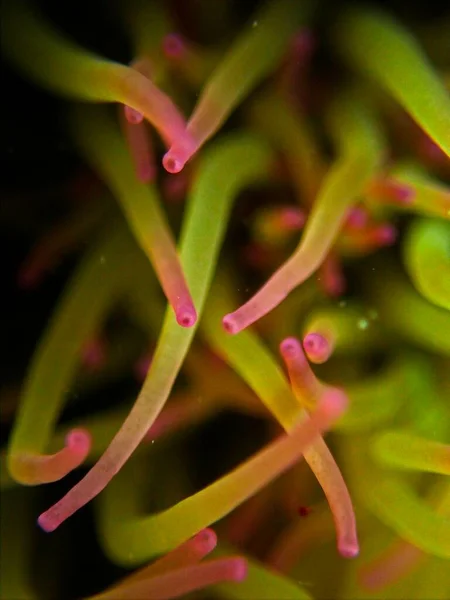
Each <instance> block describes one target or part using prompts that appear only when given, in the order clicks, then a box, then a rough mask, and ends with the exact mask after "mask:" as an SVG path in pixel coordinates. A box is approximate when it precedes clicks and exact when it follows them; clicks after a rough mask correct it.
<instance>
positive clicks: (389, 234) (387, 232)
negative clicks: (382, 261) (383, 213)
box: [376, 223, 398, 246]
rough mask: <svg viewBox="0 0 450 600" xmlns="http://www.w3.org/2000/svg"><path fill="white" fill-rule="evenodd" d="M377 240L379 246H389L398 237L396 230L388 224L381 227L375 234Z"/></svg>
mask: <svg viewBox="0 0 450 600" xmlns="http://www.w3.org/2000/svg"><path fill="white" fill-rule="evenodd" d="M376 237H377V240H378V242H379V244H380V246H391V245H392V244H394V243H395V241H396V239H397V237H398V231H397V228H396V227H395V226H394V225H391V224H390V223H386V224H384V225H381V226H380V227H379V228H378V229H377V232H376Z"/></svg>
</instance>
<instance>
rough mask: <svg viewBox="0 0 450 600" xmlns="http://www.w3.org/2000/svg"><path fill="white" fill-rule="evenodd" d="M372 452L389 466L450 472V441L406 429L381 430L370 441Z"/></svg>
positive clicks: (443, 472)
mask: <svg viewBox="0 0 450 600" xmlns="http://www.w3.org/2000/svg"><path fill="white" fill-rule="evenodd" d="M370 449H371V453H372V456H373V457H374V458H375V459H376V460H377V461H378V462H379V463H381V464H384V465H386V466H387V467H390V468H396V469H406V470H413V471H416V470H418V471H428V472H430V473H441V474H442V475H450V444H442V443H440V442H435V441H433V440H427V439H425V438H422V437H419V436H417V435H414V434H412V433H409V432H407V431H396V430H392V431H383V433H380V434H378V435H377V436H376V437H375V439H374V440H373V442H372V444H371V448H370Z"/></svg>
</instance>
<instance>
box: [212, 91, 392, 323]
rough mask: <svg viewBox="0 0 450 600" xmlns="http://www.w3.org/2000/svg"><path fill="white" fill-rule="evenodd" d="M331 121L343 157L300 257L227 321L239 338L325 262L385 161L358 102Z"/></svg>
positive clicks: (342, 107) (338, 110) (347, 102)
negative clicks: (354, 205)
mask: <svg viewBox="0 0 450 600" xmlns="http://www.w3.org/2000/svg"><path fill="white" fill-rule="evenodd" d="M331 120H332V122H333V129H334V132H335V137H336V138H337V142H338V145H339V146H340V153H341V155H340V157H339V159H338V160H337V161H336V162H335V163H334V165H333V166H332V167H331V168H330V171H329V172H328V173H327V175H326V177H325V179H324V180H323V184H322V187H321V189H320V191H319V194H318V196H317V199H316V201H315V203H314V205H313V208H312V210H311V213H310V215H309V218H308V221H307V223H306V227H305V231H304V234H303V237H302V240H301V242H300V244H299V246H298V247H297V249H296V250H295V252H294V254H292V256H291V257H290V258H289V259H288V260H287V261H286V262H285V263H284V264H283V265H282V266H281V267H280V268H279V269H278V271H276V272H275V274H274V275H272V277H271V278H270V279H269V281H268V282H267V283H266V284H265V285H264V286H263V287H262V288H261V289H260V290H259V291H258V292H257V293H256V294H255V295H254V296H253V298H251V299H250V300H248V301H247V302H246V303H245V304H244V305H243V306H241V307H240V308H239V309H238V310H236V311H235V312H233V313H230V314H228V315H226V316H225V317H224V318H223V325H224V327H225V329H226V330H227V331H228V332H229V333H231V334H236V333H238V332H239V331H241V330H242V329H245V328H246V327H248V326H249V325H251V324H252V323H254V322H255V321H257V320H258V319H260V318H261V317H263V316H264V315H265V314H267V313H268V312H270V311H271V310H272V309H273V308H275V307H276V306H278V304H280V303H281V302H282V301H283V300H284V299H285V298H286V296H287V295H288V294H289V293H290V292H291V291H292V290H293V289H294V288H295V287H297V286H298V285H300V284H301V283H303V281H305V280H306V279H307V278H308V277H309V276H310V275H311V274H312V273H314V271H316V269H318V268H319V266H320V265H321V264H322V262H323V261H324V259H325V257H326V255H327V254H328V252H329V250H330V248H331V246H332V244H333V242H334V241H335V239H336V237H337V235H338V233H339V231H340V229H341V227H342V225H343V223H344V221H345V218H346V216H347V212H348V210H349V208H350V207H351V205H352V203H354V202H356V198H357V196H358V195H359V194H361V193H362V191H363V189H364V187H365V186H366V184H367V181H369V180H370V179H371V178H372V177H373V175H374V172H375V169H376V168H377V166H378V164H379V161H380V159H381V148H382V142H381V139H380V136H379V133H378V130H377V127H376V125H375V124H374V123H373V121H372V119H371V117H370V115H368V114H367V113H366V111H365V110H364V109H363V108H362V106H361V105H360V104H359V102H357V101H355V100H354V99H353V98H349V97H345V98H341V99H340V101H337V102H336V105H335V106H334V109H333V110H332V112H331Z"/></svg>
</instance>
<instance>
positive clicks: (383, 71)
mask: <svg viewBox="0 0 450 600" xmlns="http://www.w3.org/2000/svg"><path fill="white" fill-rule="evenodd" d="M336 34H337V47H338V49H339V50H340V52H341V53H342V54H343V55H344V57H345V58H346V60H347V61H348V62H349V63H350V64H351V65H354V66H355V67H357V68H358V69H360V70H361V71H362V72H365V73H367V74H369V75H370V76H372V77H374V78H375V80H376V81H377V82H379V83H380V84H381V85H383V86H384V87H386V88H387V89H388V90H389V91H390V92H391V94H392V95H393V96H394V97H395V98H396V99H397V100H398V101H399V102H400V103H401V105H402V106H403V107H404V108H405V109H406V110H407V111H408V112H409V113H410V115H411V116H412V117H413V118H414V119H415V120H416V121H417V123H418V124H419V125H420V126H421V127H422V128H423V129H424V130H425V131H426V132H427V133H428V135H429V136H430V137H431V138H432V139H433V140H434V141H435V142H436V144H437V145H438V146H439V147H440V148H441V149H442V150H443V151H444V152H445V153H446V154H447V156H450V98H449V95H448V92H447V91H446V89H445V87H444V85H443V83H442V81H441V80H440V79H439V77H438V76H437V75H436V74H435V72H434V70H433V68H432V66H431V65H430V63H429V62H428V59H427V58H426V57H425V56H424V54H423V52H422V50H421V49H420V47H419V45H418V44H417V42H416V40H415V39H414V38H413V36H412V35H410V34H409V32H408V31H407V30H406V29H403V27H402V26H401V25H400V24H399V23H398V22H396V21H395V20H394V19H393V18H391V17H390V16H389V15H388V14H386V13H384V12H381V11H379V10H377V9H375V8H360V7H353V8H352V9H351V10H348V11H347V12H346V13H345V14H344V15H343V16H342V17H341V18H340V19H339V20H338V23H337V25H336Z"/></svg>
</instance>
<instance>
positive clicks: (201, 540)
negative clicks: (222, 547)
mask: <svg viewBox="0 0 450 600" xmlns="http://www.w3.org/2000/svg"><path fill="white" fill-rule="evenodd" d="M193 541H194V544H195V546H196V548H198V549H199V550H200V551H202V553H205V554H209V553H210V552H212V551H213V550H214V548H215V547H216V546H217V535H216V533H215V531H214V530H213V529H210V528H209V527H208V528H206V529H202V531H199V532H198V533H197V535H196V536H195V537H194V540H193Z"/></svg>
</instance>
